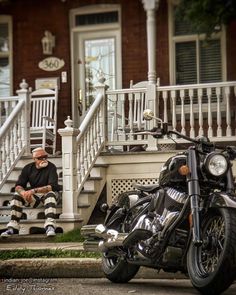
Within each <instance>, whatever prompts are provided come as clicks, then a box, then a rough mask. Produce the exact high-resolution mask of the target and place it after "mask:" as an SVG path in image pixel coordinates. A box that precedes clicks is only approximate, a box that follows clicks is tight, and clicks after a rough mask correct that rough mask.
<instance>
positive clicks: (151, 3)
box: [142, 0, 159, 84]
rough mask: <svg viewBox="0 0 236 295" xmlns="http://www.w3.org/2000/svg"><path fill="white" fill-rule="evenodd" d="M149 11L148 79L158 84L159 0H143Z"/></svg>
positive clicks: (151, 82) (147, 11)
mask: <svg viewBox="0 0 236 295" xmlns="http://www.w3.org/2000/svg"><path fill="white" fill-rule="evenodd" d="M142 2H143V6H144V9H145V10H146V13H147V23H146V25H147V52H148V81H149V83H150V84H156V80H157V77H156V10H157V9H158V6H159V0H142Z"/></svg>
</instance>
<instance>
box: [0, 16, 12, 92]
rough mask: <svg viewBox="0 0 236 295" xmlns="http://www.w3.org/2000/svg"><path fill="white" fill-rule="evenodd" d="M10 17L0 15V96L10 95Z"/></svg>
mask: <svg viewBox="0 0 236 295" xmlns="http://www.w3.org/2000/svg"><path fill="white" fill-rule="evenodd" d="M11 54H12V45H11V18H10V17H7V16H0V96H10V95H11V92H12V91H11V90H12V85H11V84H12V83H11V68H12V66H11V62H12V58H11Z"/></svg>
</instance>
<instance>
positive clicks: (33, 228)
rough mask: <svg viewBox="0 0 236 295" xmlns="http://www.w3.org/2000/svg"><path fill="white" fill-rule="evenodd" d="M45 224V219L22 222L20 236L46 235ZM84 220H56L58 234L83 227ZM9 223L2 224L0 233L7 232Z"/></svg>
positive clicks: (0, 224)
mask: <svg viewBox="0 0 236 295" xmlns="http://www.w3.org/2000/svg"><path fill="white" fill-rule="evenodd" d="M44 222H45V220H43V219H36V220H21V221H20V231H19V235H28V234H36V233H37V234H44V233H45V229H44ZM82 222H83V220H82V219H80V218H79V219H74V220H72V219H56V232H57V233H62V232H67V231H70V230H73V229H75V228H80V227H81V225H82ZM6 226H7V222H0V233H1V232H3V231H4V230H6Z"/></svg>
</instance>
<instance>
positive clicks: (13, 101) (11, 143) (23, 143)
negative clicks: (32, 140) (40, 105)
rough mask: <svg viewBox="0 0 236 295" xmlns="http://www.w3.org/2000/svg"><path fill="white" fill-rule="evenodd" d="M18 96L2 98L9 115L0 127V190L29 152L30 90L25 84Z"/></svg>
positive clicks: (22, 85)
mask: <svg viewBox="0 0 236 295" xmlns="http://www.w3.org/2000/svg"><path fill="white" fill-rule="evenodd" d="M20 87H21V89H20V90H18V91H17V94H18V96H17V97H16V96H14V97H12V98H11V97H7V98H5V99H4V98H1V103H2V105H3V106H5V107H8V108H6V114H8V116H7V118H6V119H5V122H4V123H3V125H2V126H1V127H0V189H1V187H2V186H3V184H4V182H5V181H6V179H7V177H8V176H9V174H10V173H11V171H12V169H13V168H14V166H15V165H16V163H17V161H18V159H19V158H20V157H21V155H22V154H23V153H25V152H28V150H29V146H30V145H29V127H30V126H29V122H30V120H29V115H30V112H29V109H28V107H29V90H28V89H27V87H28V85H27V84H26V83H25V81H24V80H23V82H22V83H21V84H20Z"/></svg>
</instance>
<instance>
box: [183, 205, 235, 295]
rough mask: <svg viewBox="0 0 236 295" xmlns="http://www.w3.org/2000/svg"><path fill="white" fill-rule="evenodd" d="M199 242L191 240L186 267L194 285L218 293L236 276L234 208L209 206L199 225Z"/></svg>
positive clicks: (209, 294)
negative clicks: (211, 207) (200, 241)
mask: <svg viewBox="0 0 236 295" xmlns="http://www.w3.org/2000/svg"><path fill="white" fill-rule="evenodd" d="M201 233H202V240H203V244H202V245H201V246H195V245H194V244H193V243H191V245H190V248H189V251H188V255H187V268H188V274H189V277H190V280H191V282H192V284H193V286H194V287H195V288H196V289H197V290H198V291H199V292H200V293H201V294H207V295H218V294H221V293H222V292H223V291H225V290H226V289H227V288H228V287H229V286H230V285H231V284H232V283H233V281H234V279H235V269H236V268H235V264H236V261H235V260H236V257H235V256H236V211H235V210H230V209H228V208H217V209H211V210H210V211H209V212H208V213H207V215H206V216H205V218H204V220H203V222H202V227H201Z"/></svg>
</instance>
